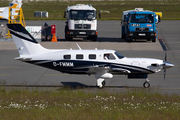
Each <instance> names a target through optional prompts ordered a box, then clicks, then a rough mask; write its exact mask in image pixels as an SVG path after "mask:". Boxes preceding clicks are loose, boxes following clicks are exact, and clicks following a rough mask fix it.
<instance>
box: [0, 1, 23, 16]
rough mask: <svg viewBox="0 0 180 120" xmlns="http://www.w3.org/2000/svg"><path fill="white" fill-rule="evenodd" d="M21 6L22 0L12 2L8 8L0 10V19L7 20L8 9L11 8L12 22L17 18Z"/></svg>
mask: <svg viewBox="0 0 180 120" xmlns="http://www.w3.org/2000/svg"><path fill="white" fill-rule="evenodd" d="M21 6H22V0H13V1H12V2H11V3H10V4H9V6H8V7H1V8H0V19H7V20H9V16H10V15H9V9H10V8H11V13H10V14H11V19H12V20H14V19H16V18H17V16H18V14H19V11H20V8H21Z"/></svg>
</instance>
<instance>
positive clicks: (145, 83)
mask: <svg viewBox="0 0 180 120" xmlns="http://www.w3.org/2000/svg"><path fill="white" fill-rule="evenodd" d="M143 86H144V88H149V87H150V83H149V79H148V78H146V80H145V82H144V83H143Z"/></svg>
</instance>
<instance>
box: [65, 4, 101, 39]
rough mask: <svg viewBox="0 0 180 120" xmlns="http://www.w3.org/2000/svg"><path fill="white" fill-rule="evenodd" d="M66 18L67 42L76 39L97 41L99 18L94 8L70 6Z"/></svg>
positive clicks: (82, 5)
mask: <svg viewBox="0 0 180 120" xmlns="http://www.w3.org/2000/svg"><path fill="white" fill-rule="evenodd" d="M64 17H65V18H66V19H67V21H66V25H65V39H66V40H72V39H73V38H75V37H76V38H80V37H86V38H87V39H91V40H93V41H96V40H97V35H98V32H97V18H96V9H95V8H94V7H92V6H91V5H84V4H77V5H74V6H70V7H69V6H68V7H67V9H66V11H65V14H64Z"/></svg>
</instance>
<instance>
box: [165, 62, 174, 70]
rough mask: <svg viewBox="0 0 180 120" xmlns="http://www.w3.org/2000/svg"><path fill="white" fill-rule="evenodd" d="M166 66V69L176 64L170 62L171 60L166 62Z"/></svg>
mask: <svg viewBox="0 0 180 120" xmlns="http://www.w3.org/2000/svg"><path fill="white" fill-rule="evenodd" d="M164 66H165V67H166V69H169V68H172V67H174V65H173V64H172V63H169V62H165V63H164Z"/></svg>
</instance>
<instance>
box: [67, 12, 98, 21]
mask: <svg viewBox="0 0 180 120" xmlns="http://www.w3.org/2000/svg"><path fill="white" fill-rule="evenodd" d="M69 19H71V20H95V19H96V11H94V10H70V13H69Z"/></svg>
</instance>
